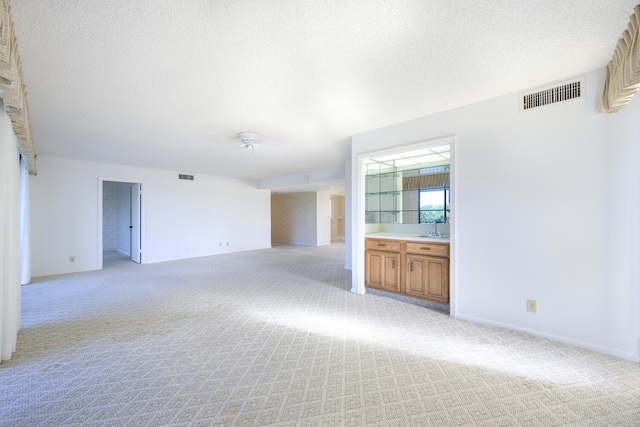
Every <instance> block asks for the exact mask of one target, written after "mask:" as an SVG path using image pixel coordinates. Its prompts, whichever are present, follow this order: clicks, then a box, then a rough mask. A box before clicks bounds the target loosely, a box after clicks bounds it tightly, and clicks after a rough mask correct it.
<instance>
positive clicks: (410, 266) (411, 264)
mask: <svg viewBox="0 0 640 427" xmlns="http://www.w3.org/2000/svg"><path fill="white" fill-rule="evenodd" d="M409 271H410V272H412V273H413V261H411V262H410V263H409Z"/></svg>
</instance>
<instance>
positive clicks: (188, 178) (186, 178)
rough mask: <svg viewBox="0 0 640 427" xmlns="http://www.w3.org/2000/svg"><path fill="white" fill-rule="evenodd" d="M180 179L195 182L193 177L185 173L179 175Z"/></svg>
mask: <svg viewBox="0 0 640 427" xmlns="http://www.w3.org/2000/svg"><path fill="white" fill-rule="evenodd" d="M178 179H184V180H186V181H193V175H187V174H184V173H180V174H178Z"/></svg>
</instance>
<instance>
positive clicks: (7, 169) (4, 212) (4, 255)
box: [0, 109, 20, 361]
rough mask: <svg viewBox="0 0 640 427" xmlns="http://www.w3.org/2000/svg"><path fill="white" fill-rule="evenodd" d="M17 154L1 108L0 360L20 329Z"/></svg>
mask: <svg viewBox="0 0 640 427" xmlns="http://www.w3.org/2000/svg"><path fill="white" fill-rule="evenodd" d="M19 193H20V155H19V153H18V139H17V137H16V136H15V133H14V132H13V127H12V125H11V120H10V119H9V116H8V115H7V113H6V112H5V111H4V109H1V110H0V361H2V360H9V359H11V354H12V353H13V352H14V351H15V350H16V341H17V338H18V329H20V244H19V242H20V228H19V226H20V224H19V218H18V217H19V209H20V204H19Z"/></svg>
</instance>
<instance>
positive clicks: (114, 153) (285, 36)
mask: <svg viewBox="0 0 640 427" xmlns="http://www.w3.org/2000/svg"><path fill="white" fill-rule="evenodd" d="M636 4H637V2H636V0H615V1H612V0H581V1H577V0H575V1H574V0H571V1H569V0H567V1H558V0H495V1H482V2H480V1H476V2H470V1H468V0H465V1H459V0H455V1H453V0H415V1H414V0H403V1H394V0H391V1H390V0H361V1H336V0H334V1H331V0H329V1H307V2H300V1H297V0H295V1H293V0H282V1H243V2H234V1H206V0H108V1H106V0H102V1H87V0H56V1H50V0H13V1H12V13H13V17H14V21H15V27H16V33H17V36H18V42H19V47H20V53H21V56H22V63H23V68H24V78H25V79H24V80H25V84H26V86H27V91H28V102H29V108H30V114H31V126H32V131H33V137H34V143H35V146H36V151H37V152H38V154H40V155H47V156H57V157H68V158H76V159H84V160H91V161H100V162H107V163H118V164H129V165H136V166H147V167H154V168H161V169H170V170H176V171H181V172H187V173H206V174H212V175H224V176H235V177H241V178H249V179H264V178H272V177H276V176H282V175H291V174H297V173H304V172H309V171H314V170H320V169H330V168H336V167H342V166H343V164H344V157H345V155H346V154H347V153H348V151H349V148H350V145H349V144H350V143H349V141H350V138H349V137H350V136H351V135H353V134H356V133H360V132H364V131H367V130H371V129H375V128H379V127H383V126H387V125H390V124H393V123H397V122H401V121H404V120H409V119H413V118H416V117H420V116H424V115H428V114H432V113H436V112H439V111H443V110H448V109H451V108H455V107H458V106H462V105H467V104H470V103H474V102H478V101H481V100H484V99H488V98H492V97H495V96H498V95H502V94H506V93H511V92H515V91H520V90H524V89H528V88H531V87H534V86H537V85H541V84H546V83H548V82H551V81H555V80H559V79H564V78H566V77H569V76H572V75H575V74H578V73H582V72H585V71H588V70H592V69H595V68H598V67H603V66H605V65H606V64H607V62H608V61H609V60H610V59H611V56H612V54H613V49H614V47H615V44H616V42H617V40H618V38H619V37H620V35H621V34H622V31H623V30H624V28H625V27H626V25H627V22H628V18H629V15H630V14H631V13H632V12H633V7H634V6H635V5H636ZM246 130H249V131H254V132H258V133H260V134H261V135H262V137H263V140H262V144H261V147H260V148H259V149H257V150H256V151H255V153H254V156H253V157H252V156H251V153H250V152H249V151H247V150H244V149H243V148H242V147H241V146H240V145H239V142H238V141H237V140H236V139H234V138H235V136H236V134H237V133H238V132H240V131H246Z"/></svg>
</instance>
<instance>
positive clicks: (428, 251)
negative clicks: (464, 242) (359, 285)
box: [365, 239, 449, 304]
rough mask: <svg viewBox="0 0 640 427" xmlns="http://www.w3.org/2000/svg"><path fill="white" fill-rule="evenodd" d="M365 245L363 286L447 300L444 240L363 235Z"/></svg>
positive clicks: (445, 244) (446, 244)
mask: <svg viewBox="0 0 640 427" xmlns="http://www.w3.org/2000/svg"><path fill="white" fill-rule="evenodd" d="M365 247H366V257H365V275H366V277H365V284H366V286H367V287H370V288H375V289H380V290H384V291H389V292H395V293H399V294H403V295H407V296H411V297H415V298H422V299H426V300H429V301H433V302H437V303H441V304H448V303H449V244H448V243H432V242H418V241H403V240H390V239H389V240H387V239H366V245H365ZM401 263H402V264H401ZM401 265H402V267H400V266H401Z"/></svg>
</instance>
